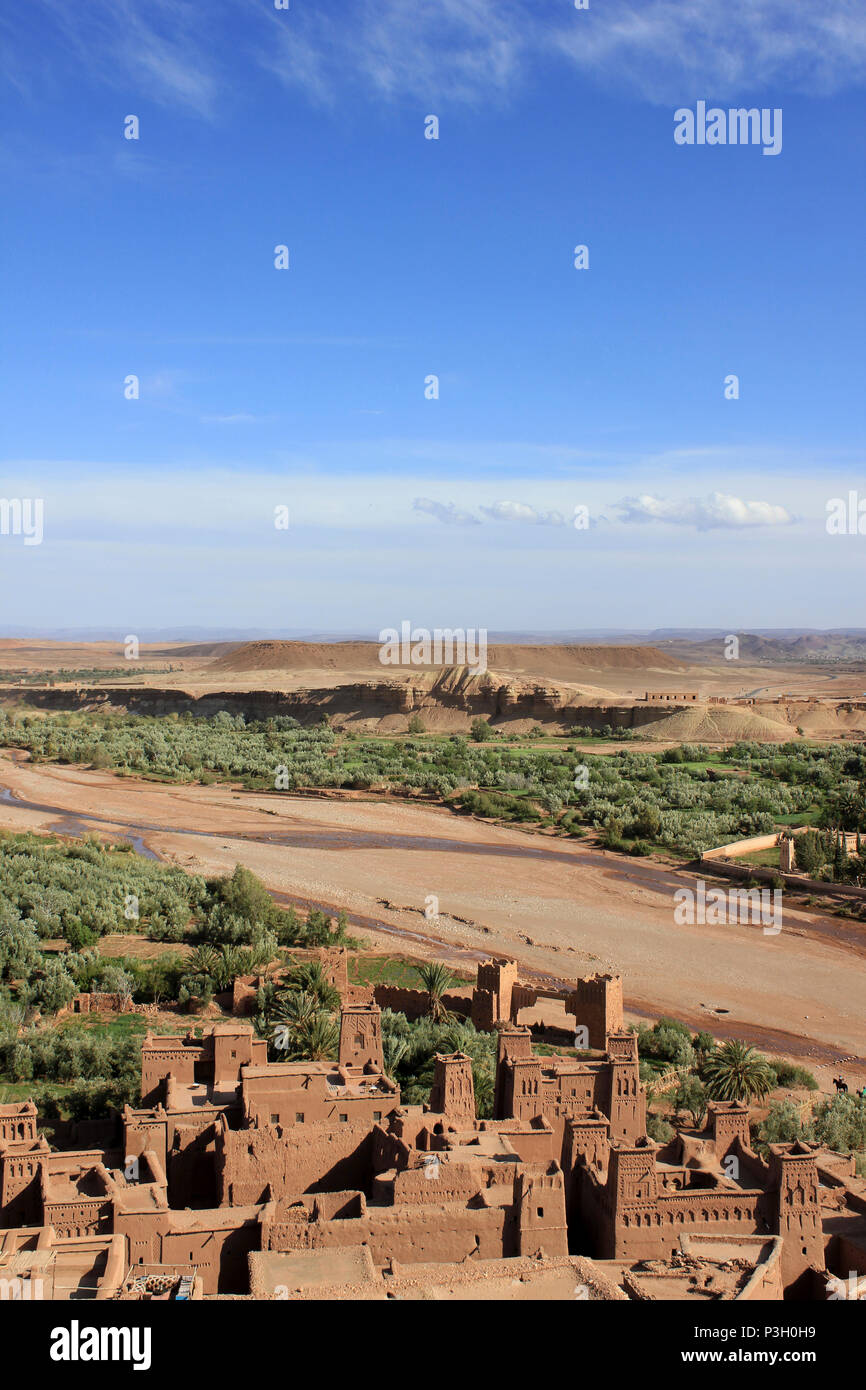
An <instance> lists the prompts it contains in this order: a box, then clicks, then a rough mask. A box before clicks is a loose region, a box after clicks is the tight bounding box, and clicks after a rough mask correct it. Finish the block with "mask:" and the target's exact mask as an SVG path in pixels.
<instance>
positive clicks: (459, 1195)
mask: <svg viewBox="0 0 866 1390" xmlns="http://www.w3.org/2000/svg"><path fill="white" fill-rule="evenodd" d="M340 983H341V984H344V980H343V978H342V977H341V979H340ZM345 988H346V992H347V993H348V992H349V987H348V984H347V983H345ZM543 993H544V991H540V990H537V989H535V988H534V987H530V986H527V985H524V984H522V983H521V982H520V981H519V980H518V978H517V971H516V967H515V965H514V962H512V961H504V960H493V961H487V962H484V963H482V964H481V965H480V966H479V969H478V979H477V983H476V988H475V990H474V991H472V992H471V997H470V998H469V1001H468V1008H469V1012H470V1014H471V1016H473V1017H474V1018H476V1019H478V1020H479V1022H480V1021H481V1020H482V1019H483V1020H484V1022H486V1023H488V1024H490V1021H491V1020H492V1023H493V1026H495V1029H496V1033H497V1051H496V1072H495V1094H494V1103H493V1111H494V1113H493V1117H492V1118H490V1119H478V1118H477V1116H476V1105H475V1092H474V1081H473V1073H472V1063H471V1060H470V1059H469V1058H468V1057H467V1056H464V1055H462V1054H460V1053H456V1054H453V1055H444V1056H438V1057H437V1058H436V1059H435V1072H434V1083H433V1088H432V1092H431V1095H430V1101H429V1103H428V1104H427V1105H423V1106H419V1105H404V1104H403V1103H402V1101H401V1096H400V1091H399V1088H398V1086H397V1085H396V1084H395V1083H394V1082H393V1081H392V1080H391V1079H390V1078H389V1077H388V1076H387V1074H386V1072H385V1068H384V1063H383V1055H382V1034H381V1008H380V1004H379V1002H378V1001H377V1000H375V999H370V998H367V999H362V1000H357V999H351V998H350V999H349V1000H344V1003H343V1006H342V1010H341V1027H340V1041H339V1055H338V1059H337V1061H335V1062H329V1061H322V1062H309V1061H299V1062H285V1061H269V1060H268V1042H267V1040H266V1039H263V1038H257V1037H255V1036H254V1034H253V1030H252V1028H251V1027H250V1026H249V1025H248V1024H246V1023H244V1022H242V1021H232V1022H229V1023H220V1024H217V1025H215V1026H214V1027H212V1028H211V1029H210V1030H209V1031H207V1032H205V1034H204V1036H202V1037H200V1038H195V1037H193V1036H192V1035H187V1036H186V1037H167V1036H157V1035H154V1034H151V1033H148V1034H147V1035H146V1037H145V1041H144V1045H143V1048H142V1086H141V1091H142V1103H141V1106H139V1107H138V1108H131V1107H126V1108H125V1109H124V1111H123V1113H122V1115H120V1116H118V1118H117V1125H116V1129H115V1132H114V1134H113V1135H112V1136H111V1140H112V1142H110V1143H108V1144H107V1145H105V1146H100V1147H96V1148H91V1149H69V1150H63V1151H60V1152H57V1151H55V1150H52V1149H51V1148H50V1147H49V1145H48V1144H47V1142H46V1140H45V1139H44V1138H42V1137H40V1136H39V1133H38V1127H37V1121H38V1116H37V1111H36V1107H35V1106H34V1105H32V1104H31V1103H29V1102H25V1103H16V1104H13V1105H6V1106H2V1107H0V1266H2V1262H3V1260H4V1258H12V1257H13V1256H14V1257H15V1258H17V1259H19V1260H20V1259H22V1258H24V1257H25V1255H26V1254H27V1252H37V1251H42V1252H44V1251H54V1252H58V1254H59V1253H60V1252H66V1253H67V1254H68V1252H69V1251H70V1250H85V1249H86V1251H88V1252H90V1251H95V1252H96V1253H94V1254H92V1256H91V1254H90V1253H88V1254H87V1257H86V1258H87V1259H91V1258H92V1261H93V1262H94V1268H95V1267H96V1264H97V1263H98V1262H99V1261H101V1262H102V1263H101V1265H100V1268H102V1269H103V1276H101V1278H102V1282H101V1284H100V1290H101V1291H100V1296H101V1297H111V1296H115V1295H117V1296H120V1295H119V1293H118V1289H119V1282H118V1281H119V1278H120V1276H118V1279H114V1281H113V1283H112V1280H109V1279H108V1278H107V1276H105V1275H104V1270H105V1269H107V1268H109V1267H110V1268H111V1269H112V1270H114V1271H115V1272H116V1271H117V1270H121V1271H122V1273H123V1275H125V1276H126V1275H129V1274H130V1271H131V1272H134V1270H135V1269H137V1268H138V1269H145V1270H149V1271H152V1270H153V1269H154V1268H157V1269H158V1268H161V1267H162V1266H171V1267H172V1268H174V1267H180V1266H184V1267H186V1266H189V1267H194V1269H195V1271H196V1276H197V1278H198V1280H199V1281H200V1287H201V1289H202V1290H203V1292H204V1293H205V1294H215V1293H247V1292H248V1290H249V1280H250V1274H249V1265H250V1261H249V1257H250V1255H251V1253H253V1252H272V1253H273V1254H274V1255H279V1254H281V1253H282V1254H285V1255H286V1256H288V1255H290V1254H291V1253H292V1252H298V1251H306V1252H315V1251H334V1250H357V1249H361V1248H366V1250H367V1251H368V1252H369V1255H370V1257H371V1258H372V1261H373V1263H374V1265H375V1266H378V1267H386V1266H388V1265H389V1264H391V1265H393V1264H394V1263H395V1262H396V1263H398V1264H399V1265H400V1266H403V1265H406V1266H412V1265H413V1264H419V1263H439V1264H445V1263H450V1262H457V1263H459V1262H465V1261H466V1260H470V1261H485V1260H502V1259H506V1260H507V1259H524V1258H526V1257H537V1258H539V1259H541V1260H551V1261H556V1260H562V1259H563V1258H566V1257H568V1256H569V1255H572V1256H573V1255H577V1254H580V1255H590V1256H592V1257H594V1258H595V1259H596V1260H599V1261H619V1262H626V1263H629V1262H638V1261H646V1260H649V1261H662V1262H667V1264H670V1262H674V1264H676V1263H677V1261H679V1262H680V1264H679V1265H678V1266H677V1268H678V1270H679V1272H680V1273H682V1264H681V1262H682V1260H684V1259H686V1256H685V1255H684V1254H683V1252H684V1250H685V1249H686V1247H687V1245H688V1242H689V1241H690V1240H691V1241H692V1242H703V1244H702V1245H701V1249H702V1250H706V1249H712V1248H715V1247H713V1245H712V1239H711V1238H715V1239H716V1240H717V1241H718V1238H722V1237H723V1238H725V1239H727V1240H729V1241H736V1240H741V1241H743V1242H746V1243H747V1244H748V1242H750V1241H751V1242H752V1243H753V1244H754V1245H755V1246H756V1248H758V1249H761V1250H770V1249H772V1250H773V1251H775V1252H776V1255H775V1256H774V1257H773V1262H771V1264H767V1265H766V1268H762V1271H761V1272H760V1276H759V1275H758V1274H756V1275H755V1276H754V1277H753V1278H751V1280H750V1282H749V1285H748V1288H749V1290H750V1292H748V1293H744V1294H743V1295H742V1296H744V1297H768V1296H772V1295H771V1293H770V1292H768V1290H772V1289H773V1288H774V1287H778V1288H783V1289H784V1291H785V1294H786V1296H787V1297H800V1298H803V1297H824V1296H826V1281H827V1271H828V1269H832V1268H835V1264H836V1263H838V1262H842V1263H844V1265H845V1269H844V1273H847V1271H848V1270H849V1269H866V1240H864V1236H863V1230H864V1228H866V1222H864V1219H863V1218H864V1216H866V1183H864V1182H862V1181H861V1180H858V1179H857V1178H856V1177H855V1176H854V1170H853V1160H852V1159H846V1158H842V1157H840V1155H838V1154H835V1153H832V1152H830V1151H828V1150H825V1149H822V1148H821V1147H820V1146H818V1145H815V1144H800V1143H795V1144H777V1145H772V1146H770V1151H769V1155H768V1157H767V1159H764V1158H762V1157H761V1156H760V1155H758V1154H757V1153H756V1152H754V1151H753V1150H752V1148H751V1147H750V1138H749V1124H748V1121H749V1114H748V1110H747V1109H746V1107H745V1106H740V1105H737V1104H734V1103H728V1104H722V1103H718V1104H714V1105H712V1106H711V1108H710V1112H709V1118H708V1123H707V1126H706V1128H705V1129H704V1130H700V1131H698V1130H686V1129H683V1130H681V1131H679V1132H678V1133H677V1134H676V1136H675V1138H674V1139H673V1140H672V1141H671V1142H670V1143H669V1144H667V1145H665V1146H659V1145H658V1144H656V1143H654V1142H653V1141H652V1140H651V1139H649V1138H648V1137H647V1134H646V1096H645V1091H644V1088H643V1086H642V1085H641V1082H640V1077H639V1063H638V1055H637V1038H636V1035H635V1034H634V1033H632V1032H628V1031H626V1030H625V1029H624V1027H623V1022H622V981H621V979H620V978H619V977H618V976H595V977H591V978H590V979H587V980H581V981H575V982H574V984H573V985H572V986H570V987H568V988H567V989H563V990H560V991H556V990H551V991H549V993H550V995H551V996H552V997H558V998H560V999H563V1000H564V1001H565V1004H566V1008H567V1010H568V1011H569V1012H570V1013H571V1014H573V1016H574V1018H575V1022H576V1026H580V1027H585V1028H586V1029H587V1030H588V1032H589V1038H590V1042H589V1046H588V1048H587V1049H586V1050H585V1051H584V1053H583V1054H582V1055H579V1056H575V1055H561V1056H540V1055H537V1054H536V1053H534V1052H533V1048H532V1036H531V1033H530V1031H529V1029H528V1028H526V1027H524V1026H522V1025H521V1024H520V1022H519V1014H520V1011H521V1010H522V1009H523V1008H526V1007H528V1005H529V1003H530V1002H532V1003H534V1002H535V999H536V998H537V997H539V996H540V995H541V994H543ZM708 1242H709V1244H708ZM695 1248H696V1247H695ZM744 1248H745V1247H744ZM749 1248H751V1247H749ZM118 1251H120V1252H121V1254H122V1259H121V1258H120V1257H119V1256H118V1254H117V1252H118ZM109 1252H114V1253H113V1254H112V1257H111V1260H109V1259H108V1255H109ZM28 1257H29V1256H28ZM33 1258H35V1255H33ZM84 1258H85V1257H84V1255H82V1259H84ZM702 1258H703V1257H702ZM688 1259H690V1260H692V1261H693V1257H692V1256H689V1257H688ZM85 1262H86V1261H85ZM776 1264H778V1269H775V1266H776ZM665 1268H667V1265H665ZM774 1269H775V1273H773V1270H774ZM257 1277H259V1276H257ZM660 1277H661V1276H660V1275H659V1278H660ZM641 1278H643V1276H642V1275H641V1276H638V1275H637V1274H636V1275H635V1280H637V1281H638V1282H640V1279H641ZM647 1278H649V1276H647ZM774 1281H775V1283H774ZM127 1282H128V1281H127ZM633 1282H634V1281H633ZM650 1282H651V1281H650ZM644 1284H646V1281H644ZM257 1287H258V1285H257ZM634 1287H635V1288H637V1284H635V1285H634ZM642 1287H643V1286H642ZM647 1287H648V1285H647ZM635 1296H641V1297H645V1296H646V1297H650V1296H653V1295H652V1294H651V1293H647V1292H645V1290H644V1292H641V1293H640V1294H639V1295H637V1294H635Z"/></svg>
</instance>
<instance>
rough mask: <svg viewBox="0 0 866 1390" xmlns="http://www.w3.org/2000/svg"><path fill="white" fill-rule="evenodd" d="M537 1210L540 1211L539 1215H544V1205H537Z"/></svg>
mask: <svg viewBox="0 0 866 1390" xmlns="http://www.w3.org/2000/svg"><path fill="white" fill-rule="evenodd" d="M536 1211H537V1212H538V1215H539V1216H543V1215H544V1207H537V1208H536Z"/></svg>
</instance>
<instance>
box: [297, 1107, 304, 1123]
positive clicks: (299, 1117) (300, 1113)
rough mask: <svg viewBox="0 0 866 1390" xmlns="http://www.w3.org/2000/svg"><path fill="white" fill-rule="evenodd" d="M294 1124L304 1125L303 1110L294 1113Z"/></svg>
mask: <svg viewBox="0 0 866 1390" xmlns="http://www.w3.org/2000/svg"><path fill="white" fill-rule="evenodd" d="M295 1123H296V1124H299V1125H302V1124H303V1123H304V1112H303V1110H296V1111H295Z"/></svg>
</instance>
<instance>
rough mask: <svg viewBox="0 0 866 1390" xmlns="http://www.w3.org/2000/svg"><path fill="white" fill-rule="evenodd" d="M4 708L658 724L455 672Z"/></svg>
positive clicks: (19, 694)
mask: <svg viewBox="0 0 866 1390" xmlns="http://www.w3.org/2000/svg"><path fill="white" fill-rule="evenodd" d="M0 701H2V702H3V703H4V704H6V705H9V704H15V705H21V704H24V705H29V706H30V707H32V708H35V709H44V710H93V711H106V712H108V711H110V710H126V711H128V712H129V713H131V714H150V715H170V714H184V713H189V714H192V715H195V716H201V717H210V716H213V715H214V714H217V713H219V712H220V711H221V710H225V711H227V712H228V713H229V714H243V715H244V716H245V717H246V718H247V719H256V720H263V719H269V718H272V717H273V716H275V715H291V716H292V717H293V718H294V719H297V720H299V721H300V722H301V723H304V724H315V723H318V722H319V721H320V720H321V719H322V717H323V715H327V716H328V717H329V718H330V719H331V720H332V722H333V723H334V724H335V725H336V726H337V727H342V726H347V727H351V726H352V725H356V726H357V725H362V726H365V727H367V728H370V729H372V728H373V727H376V726H379V725H381V726H382V728H383V730H384V731H392V732H399V731H401V730H403V729H405V728H406V725H407V724H408V721H409V718H410V716H411V715H413V714H417V715H420V717H421V718H422V719H423V720H424V723H425V725H426V726H427V727H428V728H430V729H443V730H445V729H448V730H455V731H460V730H464V729H466V730H468V728H469V726H470V723H471V721H472V720H473V719H475V718H477V717H478V716H479V715H480V716H482V717H483V718H487V719H490V720H493V721H495V722H496V723H498V724H506V725H514V726H515V728H516V729H518V730H519V728H520V726H521V725H523V724H525V725H527V726H530V725H532V724H540V725H541V726H542V727H546V728H550V729H555V730H563V729H568V728H570V727H571V726H572V725H574V724H578V725H586V726H588V727H591V728H601V727H602V726H603V725H605V724H610V725H611V726H612V727H614V728H634V727H636V726H638V725H641V724H645V723H650V722H652V721H654V720H658V717H659V712H658V708H657V707H655V708H650V707H647V706H640V705H632V704H629V703H627V702H624V703H623V704H622V705H610V704H603V703H600V702H598V701H595V702H594V703H587V702H586V700H585V698H582V697H581V695H580V694H579V693H577V692H575V691H573V690H568V689H566V688H563V687H561V686H557V685H555V684H553V683H549V684H542V683H539V682H529V681H515V680H508V679H505V678H504V677H497V676H496V675H495V674H494V673H492V672H485V673H484V674H483V675H479V674H477V673H474V672H471V671H466V670H465V669H462V670H460V669H455V670H451V671H446V672H443V673H441V674H440V675H438V676H436V677H435V678H431V677H429V676H428V677H426V678H425V677H424V676H419V678H418V679H417V681H416V680H413V679H408V680H402V681H393V680H392V681H361V682H354V683H352V684H347V685H338V686H333V687H325V688H320V689H309V690H290V691H274V690H213V691H208V692H206V693H204V694H200V695H195V694H193V693H191V692H187V691H184V690H180V689H170V688H159V687H150V686H138V687H129V686H124V687H122V688H121V687H111V686H107V685H106V686H81V687H77V688H75V687H58V686H54V687H40V686H30V687H27V688H26V689H25V690H21V689H19V690H17V691H10V690H6V691H3V692H2V694H0Z"/></svg>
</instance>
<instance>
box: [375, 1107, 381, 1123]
mask: <svg viewBox="0 0 866 1390" xmlns="http://www.w3.org/2000/svg"><path fill="white" fill-rule="evenodd" d="M381 1118H382V1112H381V1110H374V1111H373V1123H374V1124H376V1123H378V1121H379V1120H381Z"/></svg>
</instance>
